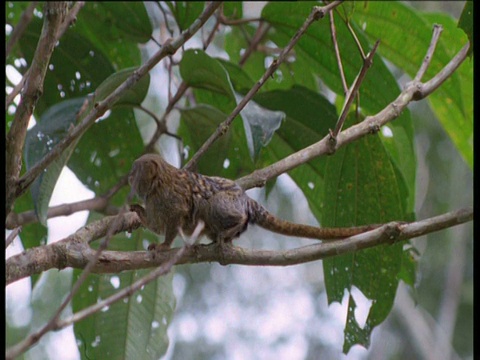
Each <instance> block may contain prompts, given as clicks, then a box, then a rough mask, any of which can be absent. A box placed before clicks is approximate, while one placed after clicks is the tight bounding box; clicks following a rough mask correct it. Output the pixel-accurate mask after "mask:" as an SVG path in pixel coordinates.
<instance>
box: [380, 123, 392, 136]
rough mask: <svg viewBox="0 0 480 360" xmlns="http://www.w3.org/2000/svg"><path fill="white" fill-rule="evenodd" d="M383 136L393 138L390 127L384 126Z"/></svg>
mask: <svg viewBox="0 0 480 360" xmlns="http://www.w3.org/2000/svg"><path fill="white" fill-rule="evenodd" d="M382 135H383V136H385V137H388V138H391V137H393V131H392V129H390V128H389V127H388V126H386V125H385V126H382Z"/></svg>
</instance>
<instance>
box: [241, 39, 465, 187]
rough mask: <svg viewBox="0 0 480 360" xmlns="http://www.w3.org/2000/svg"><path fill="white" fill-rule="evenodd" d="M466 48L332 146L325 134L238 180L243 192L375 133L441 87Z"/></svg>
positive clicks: (462, 59) (407, 87)
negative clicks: (428, 77)
mask: <svg viewBox="0 0 480 360" xmlns="http://www.w3.org/2000/svg"><path fill="white" fill-rule="evenodd" d="M433 41H435V40H433ZM469 47H470V43H467V44H466V45H465V46H464V47H463V48H462V49H461V50H460V51H459V52H458V54H457V55H455V57H454V58H453V59H452V60H450V62H449V63H448V64H447V65H446V66H445V67H444V68H443V69H442V70H441V71H440V72H439V73H438V74H437V75H435V76H434V77H433V78H432V79H430V80H429V81H427V82H426V83H421V82H417V81H412V82H410V83H409V84H407V86H406V87H405V89H404V90H403V91H402V92H401V93H400V94H399V96H398V97H397V98H396V99H395V100H394V101H392V102H391V103H390V104H388V105H387V106H386V107H385V108H384V109H383V110H381V111H380V112H379V113H377V114H376V115H372V116H367V117H366V118H365V120H364V121H362V122H361V123H359V124H356V125H353V126H351V127H349V128H348V129H345V130H344V131H342V132H341V133H339V134H338V136H337V137H336V141H335V142H334V144H333V145H332V141H331V135H330V134H328V135H326V136H325V137H324V138H323V139H322V140H320V141H318V142H316V143H315V144H312V145H310V146H308V147H306V148H304V149H302V150H300V151H297V152H296V153H293V154H291V155H289V156H287V157H286V158H284V159H282V160H280V161H277V162H276V163H274V164H272V165H270V166H267V167H265V168H263V169H259V170H255V171H254V172H253V173H251V174H249V175H246V176H244V177H242V178H240V179H238V180H237V183H238V184H239V185H240V186H242V187H243V188H244V189H250V188H252V187H261V186H264V185H265V183H266V182H267V180H269V179H272V178H274V177H277V176H279V175H281V174H283V173H285V172H287V171H290V170H292V169H294V168H295V167H297V166H299V165H300V164H304V163H306V162H308V161H310V160H312V159H314V158H316V157H318V156H322V155H328V154H331V153H332V152H333V151H336V150H337V149H339V148H340V147H341V146H345V145H347V144H349V143H351V142H353V141H355V140H357V139H359V138H361V137H363V136H366V135H368V134H372V133H376V132H377V131H378V130H379V129H380V127H381V126H383V125H385V124H387V123H388V122H390V121H392V120H394V119H396V118H397V117H399V116H400V114H401V112H402V111H403V110H404V109H405V108H406V107H407V106H408V105H409V104H410V102H412V101H417V100H421V99H423V98H425V97H427V96H428V95H430V94H431V93H432V92H433V91H435V90H436V89H437V88H438V87H439V86H440V85H441V84H443V82H444V81H445V80H447V79H448V78H449V77H450V76H451V75H452V74H453V73H454V72H455V70H456V69H457V68H458V67H459V66H460V65H461V64H462V62H463V61H464V60H465V59H466V57H467V54H468V49H469ZM426 56H430V54H429V53H427V55H426Z"/></svg>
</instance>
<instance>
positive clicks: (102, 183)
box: [68, 107, 143, 202]
mask: <svg viewBox="0 0 480 360" xmlns="http://www.w3.org/2000/svg"><path fill="white" fill-rule="evenodd" d="M142 150H143V141H142V138H141V136H140V133H139V131H138V127H137V125H136V122H135V116H134V113H133V110H131V109H129V108H124V107H120V108H114V109H113V110H112V111H111V113H110V115H109V116H106V117H104V118H103V120H100V121H97V122H95V124H93V125H92V126H91V127H90V128H89V130H88V131H87V132H86V133H85V134H84V135H83V136H82V138H81V140H80V142H79V143H78V146H77V147H76V149H75V151H74V152H73V154H72V157H71V159H70V161H69V163H68V166H69V167H70V168H71V170H72V171H73V172H74V173H75V175H76V176H77V177H78V179H79V180H80V181H81V182H82V183H83V184H84V185H85V186H87V187H88V188H89V189H90V190H92V191H94V192H95V194H97V195H101V194H103V193H104V192H105V191H108V190H109V189H111V188H112V186H114V185H115V184H117V183H118V181H119V180H120V178H121V177H122V176H124V175H126V174H128V172H129V171H130V169H131V166H132V163H133V161H134V160H135V159H136V158H137V157H138V156H139V154H141V152H142ZM124 200H125V198H123V199H122V202H123V201H124Z"/></svg>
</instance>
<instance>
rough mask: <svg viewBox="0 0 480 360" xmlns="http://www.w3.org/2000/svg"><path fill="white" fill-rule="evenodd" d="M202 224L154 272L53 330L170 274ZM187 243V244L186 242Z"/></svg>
mask: <svg viewBox="0 0 480 360" xmlns="http://www.w3.org/2000/svg"><path fill="white" fill-rule="evenodd" d="M204 225H205V224H204V223H203V222H201V223H199V224H198V225H197V227H196V228H195V231H194V232H193V234H192V236H191V238H190V239H185V244H184V245H183V246H182V247H181V248H180V250H179V251H178V252H176V253H175V254H174V256H172V257H171V258H170V259H168V260H167V261H165V262H164V263H162V264H161V265H160V266H159V267H157V268H156V269H155V270H153V271H152V272H150V273H149V274H147V275H145V276H144V277H142V278H140V279H139V280H137V281H135V282H134V283H133V284H131V285H130V286H128V287H126V288H124V289H122V290H120V291H118V292H117V293H115V294H113V295H111V296H109V297H108V298H106V299H104V300H102V301H99V302H97V303H95V304H94V305H91V306H89V307H87V308H85V309H83V310H81V311H79V312H77V313H76V314H73V315H72V316H70V317H69V318H67V319H65V320H60V321H58V322H57V324H56V327H55V330H60V329H62V328H64V327H66V326H69V325H71V324H74V323H76V322H78V321H80V320H83V319H84V318H86V317H88V316H90V315H92V314H94V313H95V312H97V311H99V310H101V309H103V308H104V307H106V306H110V305H111V304H113V303H115V302H118V301H119V300H122V299H124V298H126V297H129V296H131V295H133V294H134V293H135V292H136V291H138V290H139V289H141V288H143V287H144V286H145V285H147V284H148V283H150V282H152V281H153V280H155V279H157V278H158V277H160V276H163V275H166V274H168V273H169V272H170V270H171V269H172V267H173V266H174V265H175V264H176V263H177V262H178V261H179V260H180V259H181V258H182V257H183V256H184V253H185V251H186V249H187V248H188V247H189V246H191V245H193V244H194V243H196V242H197V240H198V237H199V235H200V233H201V231H202V229H203V227H204ZM187 241H188V242H187Z"/></svg>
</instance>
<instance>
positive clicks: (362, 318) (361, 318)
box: [351, 286, 373, 328]
mask: <svg viewBox="0 0 480 360" xmlns="http://www.w3.org/2000/svg"><path fill="white" fill-rule="evenodd" d="M351 294H352V297H353V300H354V301H355V304H356V305H357V306H356V308H355V320H356V321H357V323H358V325H359V326H360V327H361V328H364V327H365V323H366V321H367V317H368V313H369V312H370V308H371V307H372V303H373V301H372V300H370V299H368V298H367V297H366V296H365V295H363V293H362V292H361V291H360V290H359V289H358V288H356V287H355V286H352V290H351Z"/></svg>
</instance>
